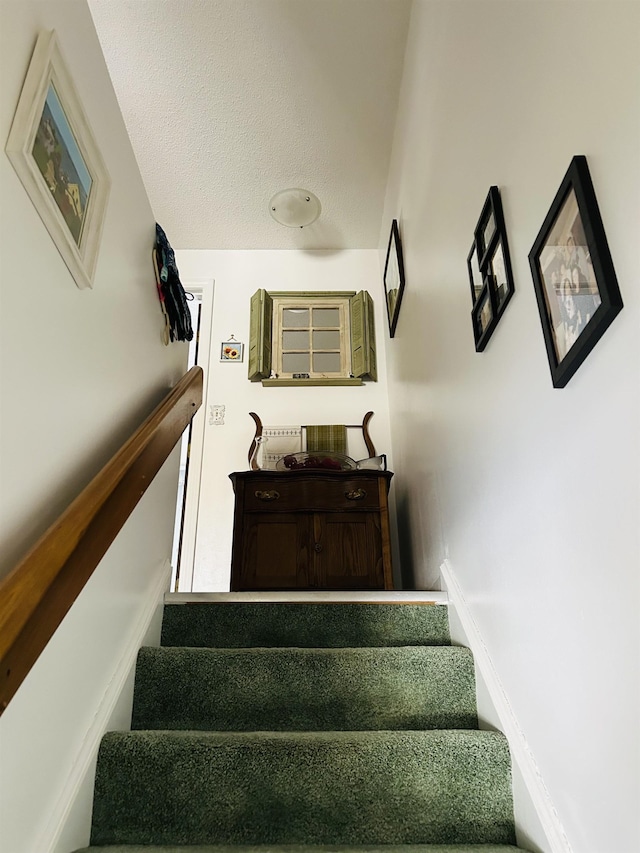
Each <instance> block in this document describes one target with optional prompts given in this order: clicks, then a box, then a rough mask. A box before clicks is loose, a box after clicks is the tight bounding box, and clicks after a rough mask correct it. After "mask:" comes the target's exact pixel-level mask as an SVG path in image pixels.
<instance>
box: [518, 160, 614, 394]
mask: <svg viewBox="0 0 640 853" xmlns="http://www.w3.org/2000/svg"><path fill="white" fill-rule="evenodd" d="M529 265H530V267H531V274H532V276H533V285H534V288H535V292H536V299H537V301H538V310H539V312H540V320H541V323H542V332H543V335H544V340H545V345H546V349H547V357H548V359H549V367H550V369H551V379H552V382H553V386H554V388H564V386H565V385H566V384H567V382H568V381H569V380H570V379H571V377H572V376H573V375H574V373H575V372H576V370H577V369H578V368H579V367H580V365H581V364H582V363H583V362H584V360H585V359H586V358H587V356H588V355H589V353H590V352H591V350H592V349H593V348H594V346H595V345H596V343H597V342H598V341H599V340H600V338H601V337H602V335H603V334H604V332H605V331H606V329H607V328H608V327H609V326H610V325H611V323H612V321H613V319H614V317H615V316H616V315H617V314H618V313H619V312H620V311H621V310H622V297H621V295H620V289H619V287H618V280H617V278H616V274H615V270H614V268H613V261H612V259H611V254H610V252H609V246H608V244H607V238H606V235H605V231H604V226H603V224H602V218H601V216H600V210H599V208H598V202H597V200H596V196H595V191H594V189H593V184H592V181H591V175H590V173H589V167H588V166H587V160H586V157H584V156H582V155H579V156H576V157H574V158H573V160H572V161H571V164H570V166H569V169H568V171H567V173H566V175H565V176H564V179H563V181H562V183H561V185H560V188H559V190H558V192H557V194H556V197H555V198H554V200H553V203H552V205H551V207H550V209H549V212H548V214H547V217H546V219H545V221H544V223H543V225H542V228H541V229H540V233H539V234H538V236H537V238H536V241H535V243H534V244H533V248H532V249H531V252H530V253H529Z"/></svg>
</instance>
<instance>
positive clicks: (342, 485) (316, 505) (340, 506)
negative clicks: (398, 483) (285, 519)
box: [244, 474, 380, 512]
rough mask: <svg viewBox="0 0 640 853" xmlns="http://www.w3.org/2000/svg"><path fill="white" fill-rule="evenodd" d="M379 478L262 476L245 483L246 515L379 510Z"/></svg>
mask: <svg viewBox="0 0 640 853" xmlns="http://www.w3.org/2000/svg"><path fill="white" fill-rule="evenodd" d="M378 488H379V487H378V478H377V477H376V476H375V475H371V476H368V477H354V478H352V479H351V478H342V477H335V478H331V477H326V476H323V475H318V474H309V475H308V476H306V477H300V476H295V477H292V478H291V479H290V480H289V479H288V478H287V476H283V477H273V478H270V477H261V478H260V480H259V481H258V482H256V481H255V480H254V481H253V482H251V483H249V482H247V483H245V489H244V511H245V512H296V511H298V512H314V511H323V512H332V511H333V512H335V511H338V510H339V511H340V512H345V511H349V510H372V509H373V510H375V509H378V507H379V504H380V500H379V494H378Z"/></svg>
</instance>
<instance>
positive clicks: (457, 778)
mask: <svg viewBox="0 0 640 853" xmlns="http://www.w3.org/2000/svg"><path fill="white" fill-rule="evenodd" d="M132 729H133V730H132V731H130V732H111V733H109V734H107V735H105V737H104V739H103V742H102V745H101V748H100V753H99V757H98V766H97V774H96V786H95V799H94V809H93V822H92V830H91V846H90V847H88V848H85V849H84V850H82V851H77V853H107V851H108V853H209V851H210V852H211V853H214V851H215V853H259V851H278V853H279V851H287V853H314V851H323V853H327V852H328V851H340V853H348V851H351V850H354V849H355V848H363V847H365V846H366V847H367V849H368V851H369V853H371V851H374V850H381V849H384V850H385V851H387V853H453V851H456V853H475V851H478V853H480V851H482V853H515V851H517V850H519V848H517V847H515V846H514V845H515V829H514V822H513V805H512V799H511V771H510V759H509V749H508V746H507V743H506V741H505V739H504V737H503V735H501V734H500V733H498V732H487V731H480V730H478V721H477V715H476V704H475V681H474V672H473V660H472V657H471V653H470V652H469V650H468V649H464V648H460V647H454V646H451V645H450V636H449V627H448V615H447V609H446V607H443V606H433V605H410V604H346V603H345V604H342V603H340V604H336V603H328V604H327V603H325V604H315V603H313V604H310V603H306V604H305V603H273V602H270V603H231V602H229V603H192V604H186V605H178V604H173V605H168V606H166V607H165V613H164V621H163V628H162V647H161V648H143V649H141V651H140V655H139V659H138V665H137V671H136V686H135V696H134V707H133V721H132Z"/></svg>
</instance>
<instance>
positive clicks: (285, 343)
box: [282, 332, 309, 350]
mask: <svg viewBox="0 0 640 853" xmlns="http://www.w3.org/2000/svg"><path fill="white" fill-rule="evenodd" d="M282 349H283V350H287V349H306V350H308V349H309V332H283V333H282Z"/></svg>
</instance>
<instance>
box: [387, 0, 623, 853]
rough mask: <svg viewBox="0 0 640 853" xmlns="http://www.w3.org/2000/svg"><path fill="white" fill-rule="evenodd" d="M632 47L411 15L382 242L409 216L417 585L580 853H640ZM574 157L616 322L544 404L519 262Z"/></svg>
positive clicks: (565, 22) (542, 356)
mask: <svg viewBox="0 0 640 853" xmlns="http://www.w3.org/2000/svg"><path fill="white" fill-rule="evenodd" d="M639 32H640V6H639V5H638V4H637V3H627V2H607V3H598V2H596V3H594V2H581V3H575V2H561V0H557V2H553V3H542V2H519V3H513V2H510V0H505V2H501V1H500V2H483V1H480V2H479V1H478V0H474V2H462V0H460V2H456V3H449V2H429V0H425V1H424V2H423V1H422V0H416V2H415V5H414V8H413V15H412V20H411V24H410V29H409V42H408V47H407V56H406V65H405V77H404V81H403V88H402V95H401V105H400V111H399V117H398V124H397V129H396V139H395V144H394V152H393V156H392V164H391V171H390V180H389V187H388V194H387V201H386V209H385V216H384V224H383V230H382V234H381V239H380V247H381V250H382V249H383V247H384V248H385V249H386V241H387V235H388V229H389V225H390V221H391V219H392V218H393V217H397V218H399V220H400V226H401V232H402V237H403V241H404V249H405V262H406V275H407V289H406V291H405V301H404V304H403V306H402V310H401V313H400V321H399V325H398V330H397V337H396V338H394V340H393V341H391V342H390V346H389V347H388V353H387V365H388V371H389V374H388V382H389V389H390V408H391V410H392V411H393V412H394V416H393V419H392V435H393V449H394V465H395V470H396V497H397V501H398V504H399V508H400V516H399V521H398V523H399V528H400V531H401V536H402V542H401V547H402V551H403V556H404V558H405V565H406V566H409V567H412V569H413V572H414V576H415V582H416V584H417V586H418V587H426V588H428V587H430V586H432V585H433V584H436V583H437V582H438V574H439V566H440V564H441V563H442V561H443V560H444V559H445V558H447V559H448V561H449V565H450V566H451V568H452V571H453V572H454V573H455V576H456V578H457V580H458V582H459V584H460V586H461V588H462V590H463V592H464V595H465V598H466V601H467V602H468V604H469V607H470V610H471V612H472V613H473V617H474V619H475V621H476V623H477V625H478V628H479V630H480V632H481V634H482V636H483V638H484V640H485V642H486V645H487V648H488V651H489V653H490V655H491V657H492V660H493V664H494V666H495V669H496V672H497V673H498V676H499V678H500V680H501V682H502V684H503V685H504V688H505V690H506V693H507V695H508V697H509V700H510V702H511V704H512V708H513V711H514V713H515V716H516V718H517V719H518V721H519V724H520V726H521V729H522V731H523V732H524V735H525V737H526V738H527V741H528V744H529V746H530V748H531V751H532V754H533V756H534V758H535V760H536V762H537V765H538V767H539V768H540V770H541V773H542V776H543V778H544V782H545V784H546V786H547V788H548V790H549V792H550V794H551V797H552V800H553V802H554V803H555V806H556V808H557V811H558V814H559V818H560V821H561V822H562V824H563V825H564V828H565V830H566V834H567V836H568V838H569V841H570V843H571V845H572V847H573V850H574V851H575V853H614V851H615V853H633V851H637V850H638V849H639V848H640V832H639V824H638V818H637V803H638V802H640V791H639V788H638V771H639V767H640V761H639V754H638V725H637V722H638V719H639V717H640V709H639V704H638V662H639V661H638V651H639V649H640V637H639V633H638V630H639V629H638V603H639V587H638V583H639V578H640V571H639V569H640V560H639V551H638V534H639V524H638V522H639V517H640V516H639V504H638V491H639V488H638V487H639V482H640V476H639V474H640V466H639V456H638V442H639V436H640V429H639V408H640V407H639V399H638V397H639V387H640V383H639V361H640V360H639V355H640V353H639V343H638V341H639V336H638V328H639V324H638V321H639V315H640V291H639V289H638V263H639V261H640V255H639V252H638V247H639V245H640V244H639V242H638V234H639V225H640V216H639V201H640V168H639V167H640V123H639V121H638V116H639V108H640V97H639V95H640V85H639V73H638V71H639V65H638V33H639ZM574 154H585V155H586V156H587V159H588V162H589V166H590V169H591V174H592V178H593V182H594V185H595V190H596V194H597V197H598V200H599V204H600V209H601V213H602V218H603V220H604V225H605V229H606V232H607V235H608V239H609V245H610V249H611V254H612V256H613V261H614V265H615V267H616V271H617V275H618V279H619V284H620V288H621V291H622V296H623V299H624V302H625V307H624V309H623V311H622V313H621V314H620V315H619V316H618V317H617V319H616V320H615V321H614V323H613V325H612V326H611V327H610V329H609V330H608V331H607V332H606V333H605V335H604V337H603V338H602V340H601V341H600V342H599V343H598V344H597V346H596V348H595V349H594V351H593V352H592V353H591V355H590V356H589V358H588V359H587V361H586V362H585V363H584V364H583V365H582V367H581V368H580V369H579V371H578V372H577V374H576V375H575V376H574V377H573V379H572V380H571V382H570V383H569V385H568V386H567V387H566V388H565V389H563V390H554V389H553V388H552V385H551V379H550V374H549V369H548V364H547V359H546V353H545V348H544V342H543V337H542V332H541V328H540V321H539V316H538V310H537V306H536V302H535V296H534V291H533V286H532V281H531V275H530V271H529V266H528V260H527V256H528V252H529V250H530V248H531V246H532V244H533V242H534V239H535V237H536V235H537V233H538V230H539V228H540V225H541V223H542V221H543V219H544V217H545V215H546V213H547V210H548V208H549V205H550V203H551V201H552V199H553V197H554V195H555V192H556V190H557V188H558V186H559V184H560V181H561V179H562V177H563V176H564V173H565V171H566V169H567V167H568V165H569V162H570V160H571V157H572V156H573V155H574ZM492 184H497V185H498V186H499V187H500V189H501V194H502V201H503V206H504V212H505V219H506V226H507V230H508V238H509V245H510V250H511V257H512V261H513V268H514V278H515V286H516V293H515V296H514V298H513V300H512V302H511V303H510V305H509V306H508V308H507V310H506V312H505V314H504V316H503V318H502V320H501V322H500V324H499V326H498V327H497V329H496V331H495V332H494V335H493V338H492V339H491V341H490V343H489V345H488V347H487V349H486V351H485V352H484V353H483V354H476V353H475V351H474V346H473V336H472V329H471V321H470V316H469V315H470V308H471V304H470V295H469V284H468V280H467V272H466V263H465V261H466V257H467V254H468V251H469V248H470V246H471V242H472V236H473V229H474V226H475V224H476V221H477V219H478V216H479V214H480V210H481V208H482V204H483V202H484V200H485V197H486V194H487V192H488V189H489V187H490V186H491V185H492ZM381 254H383V252H382V251H381Z"/></svg>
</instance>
